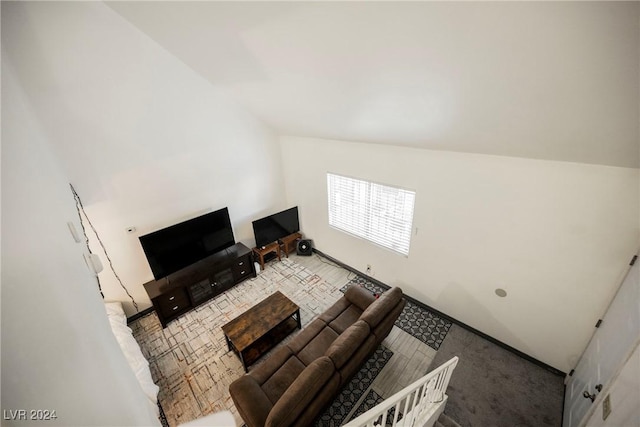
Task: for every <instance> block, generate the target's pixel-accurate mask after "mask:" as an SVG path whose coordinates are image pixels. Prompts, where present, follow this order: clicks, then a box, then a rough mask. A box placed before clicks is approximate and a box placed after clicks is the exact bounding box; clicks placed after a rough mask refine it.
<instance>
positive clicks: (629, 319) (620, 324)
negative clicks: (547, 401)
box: [562, 260, 640, 427]
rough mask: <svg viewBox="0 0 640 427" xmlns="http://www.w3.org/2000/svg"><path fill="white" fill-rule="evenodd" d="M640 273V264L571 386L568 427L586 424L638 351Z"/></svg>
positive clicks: (566, 409) (624, 285)
mask: <svg viewBox="0 0 640 427" xmlns="http://www.w3.org/2000/svg"><path fill="white" fill-rule="evenodd" d="M639 271H640V260H639V261H638V262H636V263H635V264H634V265H633V266H632V267H631V269H630V270H629V272H628V273H627V276H626V277H625V279H624V281H623V283H622V285H621V286H620V289H619V290H618V293H617V294H616V296H615V297H614V299H613V301H612V302H611V305H610V306H609V309H608V310H607V312H606V313H605V315H604V317H603V319H602V323H601V325H600V327H599V328H598V329H596V332H595V333H594V335H593V338H591V341H590V342H589V345H588V346H587V348H586V350H585V352H584V353H583V354H582V357H581V359H580V361H579V362H578V366H576V369H575V372H574V373H573V375H572V376H571V377H570V379H569V381H568V383H567V388H566V391H565V403H564V419H563V423H562V425H563V426H564V427H578V426H580V425H581V424H582V422H584V421H586V418H585V416H586V415H589V414H590V412H591V411H590V410H591V409H593V408H594V407H596V406H597V405H599V404H600V401H601V400H602V399H599V392H600V390H602V389H603V388H606V387H607V385H608V384H609V382H610V381H611V379H612V377H613V376H614V375H615V374H616V372H617V371H618V370H619V369H621V367H622V365H623V363H624V362H625V360H626V359H627V357H628V356H629V354H630V353H631V352H632V351H633V349H634V348H635V344H636V342H637V341H638V338H639V337H640V272H639ZM585 392H586V394H587V395H588V397H585ZM592 399H594V401H592ZM639 404H640V402H639Z"/></svg>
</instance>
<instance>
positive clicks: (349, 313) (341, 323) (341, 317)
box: [321, 304, 362, 334]
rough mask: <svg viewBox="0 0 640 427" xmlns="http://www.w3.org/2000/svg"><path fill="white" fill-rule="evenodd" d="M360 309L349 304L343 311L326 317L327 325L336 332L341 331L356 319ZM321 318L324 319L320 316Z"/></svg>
mask: <svg viewBox="0 0 640 427" xmlns="http://www.w3.org/2000/svg"><path fill="white" fill-rule="evenodd" d="M361 314H362V311H361V310H360V309H359V308H358V307H357V306H355V305H353V304H350V305H349V306H348V307H347V308H346V309H345V310H344V311H342V312H341V313H340V314H338V315H337V316H336V317H335V318H334V319H327V320H326V321H327V325H329V327H330V328H331V329H333V330H334V331H336V333H338V334H341V333H343V332H344V331H345V330H346V329H347V328H348V327H349V326H351V325H353V324H354V323H356V322H357V321H358V319H359V318H360V315H361ZM321 319H322V320H325V319H324V318H323V317H321Z"/></svg>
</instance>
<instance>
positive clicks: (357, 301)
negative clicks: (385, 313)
mask: <svg viewBox="0 0 640 427" xmlns="http://www.w3.org/2000/svg"><path fill="white" fill-rule="evenodd" d="M344 297H345V298H346V299H347V301H349V302H350V303H351V304H353V305H355V306H357V307H358V308H359V309H360V310H362V311H365V310H366V309H367V307H369V306H370V305H371V303H373V302H374V301H375V300H376V297H374V296H373V294H372V293H371V292H369V291H368V290H367V289H365V288H363V287H362V286H358V285H351V286H349V289H347V291H346V292H345V293H344Z"/></svg>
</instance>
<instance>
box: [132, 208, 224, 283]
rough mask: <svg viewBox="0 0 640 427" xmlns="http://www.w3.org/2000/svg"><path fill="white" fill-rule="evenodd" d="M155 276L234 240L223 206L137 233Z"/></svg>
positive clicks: (198, 259) (160, 275)
mask: <svg viewBox="0 0 640 427" xmlns="http://www.w3.org/2000/svg"><path fill="white" fill-rule="evenodd" d="M140 243H141V244H142V249H143V250H144V253H145V255H146V256H147V261H149V266H150V267H151V271H152V272H153V277H155V279H156V280H158V279H160V278H162V277H165V276H168V275H170V274H171V273H175V272H176V271H178V270H181V269H183V268H185V267H187V266H189V265H191V264H194V263H196V262H198V261H200V260H201V259H204V258H206V257H208V256H209V255H212V254H214V253H216V252H219V251H221V250H223V249H226V248H228V247H230V246H233V245H234V244H235V239H234V236H233V229H232V228H231V220H230V219H229V211H228V209H227V208H223V209H220V210H217V211H215V212H210V213H208V214H204V215H202V216H199V217H196V218H193V219H190V220H188V221H184V222H181V223H178V224H175V225H172V226H169V227H167V228H163V229H161V230H158V231H154V232H153V233H149V234H146V235H144V236H140Z"/></svg>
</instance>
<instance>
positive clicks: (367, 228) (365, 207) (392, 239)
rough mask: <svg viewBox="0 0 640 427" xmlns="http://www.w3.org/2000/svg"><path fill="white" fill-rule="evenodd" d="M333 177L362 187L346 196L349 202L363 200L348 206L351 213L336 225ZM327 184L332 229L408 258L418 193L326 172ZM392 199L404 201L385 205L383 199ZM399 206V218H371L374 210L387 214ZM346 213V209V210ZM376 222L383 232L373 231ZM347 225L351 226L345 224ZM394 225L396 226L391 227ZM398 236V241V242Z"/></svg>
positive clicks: (328, 215)
mask: <svg viewBox="0 0 640 427" xmlns="http://www.w3.org/2000/svg"><path fill="white" fill-rule="evenodd" d="M332 177H335V178H337V179H340V180H348V181H351V183H349V184H347V185H352V186H357V185H361V186H363V187H362V188H361V189H358V190H356V191H352V192H351V194H350V195H349V196H351V197H350V200H349V201H353V199H355V198H356V197H359V198H361V199H362V200H361V203H360V204H359V205H356V204H351V206H352V207H351V210H352V212H351V213H350V214H348V215H343V217H342V220H340V219H339V218H338V220H337V221H336V218H335V216H336V215H339V214H338V213H337V212H336V210H337V208H336V206H335V204H336V202H335V199H336V198H338V197H340V196H339V195H337V194H336V190H339V189H337V188H336V184H338V183H337V182H336V181H333V184H332V179H334V178H332ZM326 180H327V222H328V224H329V226H330V227H331V228H333V229H335V230H338V231H340V232H343V233H345V234H348V235H350V236H353V237H356V238H358V239H360V240H365V241H367V242H369V243H372V244H374V245H376V246H378V247H381V248H383V249H386V250H388V251H391V252H393V253H395V254H397V255H401V256H404V257H408V256H409V253H410V250H411V241H412V237H413V235H414V219H415V218H414V217H415V200H416V196H417V192H416V191H415V190H412V189H408V188H405V187H400V186H397V185H389V184H383V183H380V182H375V181H370V180H366V179H362V178H356V177H352V176H347V175H342V174H337V173H334V172H327V178H326ZM348 181H347V182H348ZM338 185H339V184H338ZM363 190H364V191H365V194H362V191H363ZM385 193H386V194H385ZM393 193H395V194H393ZM392 197H395V198H398V197H401V198H402V199H403V200H402V203H400V204H398V203H395V204H392V203H388V200H387V201H385V200H384V199H385V198H387V199H388V198H392ZM407 199H410V200H407ZM338 203H339V202H338ZM408 204H410V209H408V208H409V206H408ZM400 206H401V208H400V212H399V213H400V215H397V214H398V212H396V215H389V214H387V215H376V214H372V210H373V209H374V208H377V207H387V210H391V209H395V208H398V207H400ZM345 209H347V208H346V207H345ZM356 211H360V212H356ZM383 211H384V210H383ZM354 213H355V215H354ZM408 214H410V217H409V219H408V222H407V218H406V215H408ZM349 215H350V216H349ZM359 215H361V216H359ZM376 221H383V222H385V227H384V228H382V229H376V228H375V225H374V223H375V222H376ZM349 222H351V223H352V224H348V223H349ZM356 222H357V223H359V224H358V225H357V226H353V227H350V225H353V223H356ZM394 222H395V223H396V224H394ZM341 223H342V224H341ZM398 224H400V226H398ZM394 234H395V235H394ZM398 236H400V237H399V238H398ZM405 250H406V252H405Z"/></svg>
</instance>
